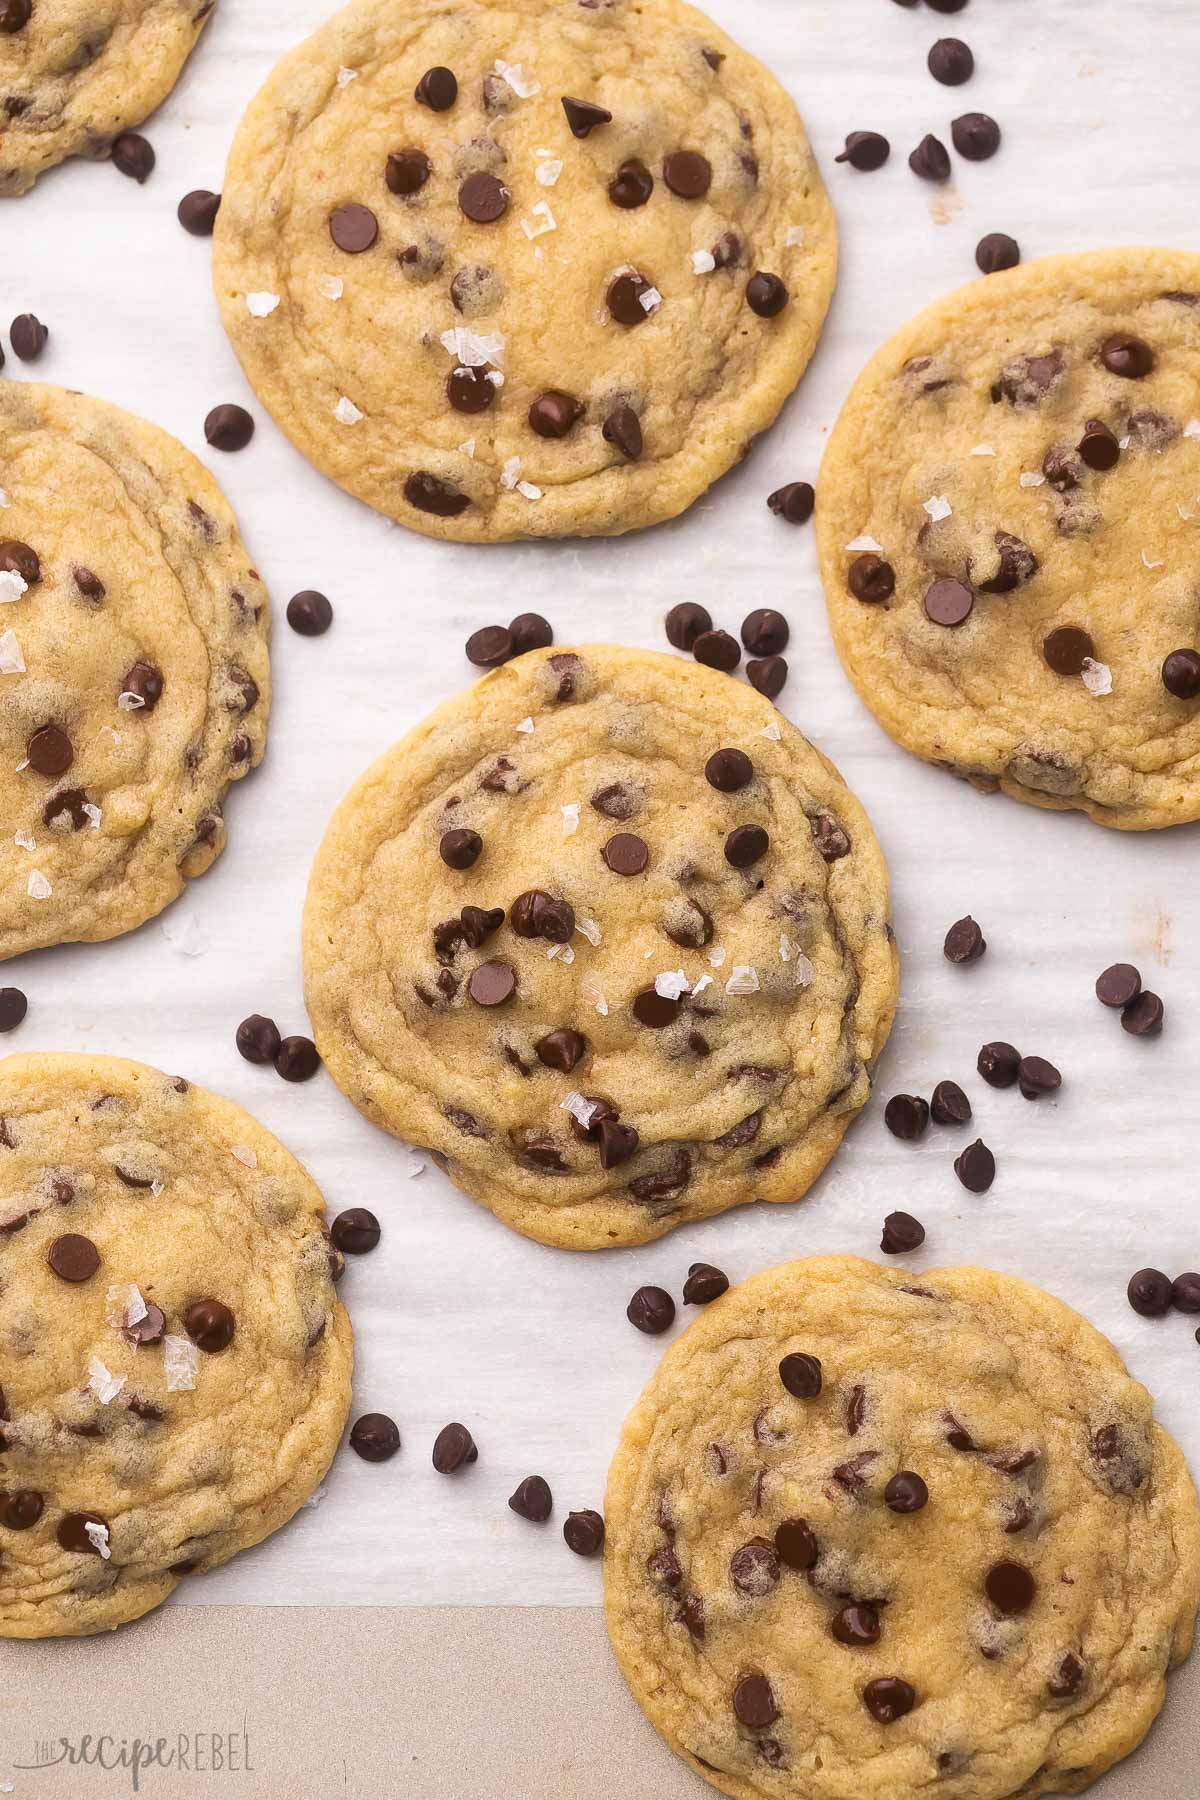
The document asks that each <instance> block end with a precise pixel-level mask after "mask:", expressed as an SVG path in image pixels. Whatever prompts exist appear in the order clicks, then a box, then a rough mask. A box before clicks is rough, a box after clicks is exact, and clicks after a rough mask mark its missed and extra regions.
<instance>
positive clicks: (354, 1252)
mask: <svg viewBox="0 0 1200 1800" xmlns="http://www.w3.org/2000/svg"><path fill="white" fill-rule="evenodd" d="M329 1236H330V1239H331V1240H332V1243H333V1246H334V1248H335V1250H344V1251H346V1253H347V1254H348V1255H350V1256H365V1255H366V1254H367V1252H368V1251H369V1250H374V1248H375V1246H376V1244H377V1243H378V1242H379V1238H380V1229H379V1220H378V1219H377V1218H376V1217H375V1214H374V1213H373V1212H368V1211H367V1209H366V1207H365V1206H350V1207H347V1208H346V1211H345V1212H340V1213H339V1214H338V1216H337V1218H336V1219H335V1220H334V1221H333V1224H332V1225H331V1226H330V1227H329Z"/></svg>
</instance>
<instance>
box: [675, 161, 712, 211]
mask: <svg viewBox="0 0 1200 1800" xmlns="http://www.w3.org/2000/svg"><path fill="white" fill-rule="evenodd" d="M663 180H664V181H665V182H666V184H667V186H668V187H669V188H670V190H671V192H672V193H673V194H676V195H678V197H679V198H680V199H681V200H702V199H703V198H704V196H705V194H707V192H708V190H709V188H710V187H711V186H712V164H711V163H710V162H709V160H708V158H707V157H706V156H701V155H700V153H699V151H698V150H672V152H671V154H670V155H669V156H666V157H664V158H663Z"/></svg>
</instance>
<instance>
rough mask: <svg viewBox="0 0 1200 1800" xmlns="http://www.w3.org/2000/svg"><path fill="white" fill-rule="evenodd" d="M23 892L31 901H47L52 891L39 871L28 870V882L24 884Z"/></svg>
mask: <svg viewBox="0 0 1200 1800" xmlns="http://www.w3.org/2000/svg"><path fill="white" fill-rule="evenodd" d="M25 892H26V893H27V894H28V895H29V898H30V899H31V900H48V899H49V898H50V896H51V894H52V893H53V892H54V889H53V888H52V887H51V886H50V883H49V882H48V881H47V880H46V877H45V876H44V875H43V874H42V871H41V870H40V869H30V871H29V880H28V881H27V882H26V884H25Z"/></svg>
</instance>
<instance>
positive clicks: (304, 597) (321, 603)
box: [287, 588, 333, 637]
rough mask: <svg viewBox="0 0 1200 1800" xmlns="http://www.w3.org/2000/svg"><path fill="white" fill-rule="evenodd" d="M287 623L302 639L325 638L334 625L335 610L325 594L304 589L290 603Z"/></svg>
mask: <svg viewBox="0 0 1200 1800" xmlns="http://www.w3.org/2000/svg"><path fill="white" fill-rule="evenodd" d="M287 622H288V624H289V625H290V626H291V628H292V630H293V631H295V632H298V633H299V635H300V636H301V637H323V636H324V634H325V632H327V631H328V630H329V627H330V626H331V625H332V624H333V608H332V606H331V605H330V604H329V601H328V600H327V599H326V598H325V596H324V594H319V593H318V592H317V590H316V589H315V588H304V589H303V590H302V591H301V592H300V593H299V594H293V595H292V597H291V599H290V600H289V601H288V603H287Z"/></svg>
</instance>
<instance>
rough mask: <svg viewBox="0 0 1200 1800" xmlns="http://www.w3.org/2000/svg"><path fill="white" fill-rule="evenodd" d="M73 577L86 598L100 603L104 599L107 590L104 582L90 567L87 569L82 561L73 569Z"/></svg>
mask: <svg viewBox="0 0 1200 1800" xmlns="http://www.w3.org/2000/svg"><path fill="white" fill-rule="evenodd" d="M71 578H72V580H73V581H74V583H75V586H76V587H77V588H78V589H79V592H80V593H81V594H82V595H83V597H84V599H85V600H91V601H93V602H94V603H96V604H97V605H98V604H99V602H100V601H101V600H103V599H104V596H105V593H106V592H107V589H106V588H105V586H104V583H103V582H102V581H101V579H100V577H99V576H98V575H94V574H93V573H92V571H91V570H90V569H85V568H84V567H83V564H82V563H77V564H76V565H75V567H74V568H73V569H72V570H71Z"/></svg>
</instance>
